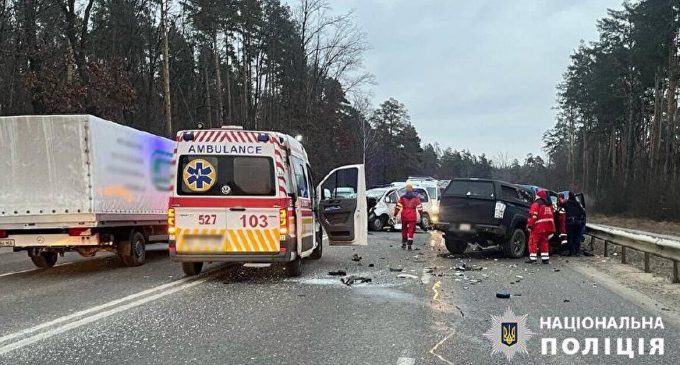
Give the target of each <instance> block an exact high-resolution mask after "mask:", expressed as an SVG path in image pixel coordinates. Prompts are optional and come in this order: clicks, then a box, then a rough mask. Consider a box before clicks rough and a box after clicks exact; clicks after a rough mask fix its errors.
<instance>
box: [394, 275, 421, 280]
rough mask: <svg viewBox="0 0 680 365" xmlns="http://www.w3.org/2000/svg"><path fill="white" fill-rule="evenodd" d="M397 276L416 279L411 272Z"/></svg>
mask: <svg viewBox="0 0 680 365" xmlns="http://www.w3.org/2000/svg"><path fill="white" fill-rule="evenodd" d="M397 277H398V278H400V279H418V277H417V276H415V275H411V274H399V275H397Z"/></svg>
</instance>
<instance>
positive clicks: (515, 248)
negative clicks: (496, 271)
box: [436, 179, 533, 258]
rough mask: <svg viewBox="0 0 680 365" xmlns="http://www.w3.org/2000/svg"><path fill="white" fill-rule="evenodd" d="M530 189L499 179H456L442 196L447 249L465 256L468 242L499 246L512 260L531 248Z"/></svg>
mask: <svg viewBox="0 0 680 365" xmlns="http://www.w3.org/2000/svg"><path fill="white" fill-rule="evenodd" d="M532 201H533V192H532V191H531V190H530V189H527V188H524V187H521V186H518V185H514V184H510V183H506V182H503V181H498V180H487V179H454V180H451V183H450V184H449V186H448V187H447V188H446V190H445V191H444V193H443V194H442V199H441V203H440V207H439V223H438V224H437V226H436V228H437V229H438V230H440V231H442V232H443V233H444V239H445V243H446V248H447V249H448V250H449V252H451V253H463V252H465V249H466V248H467V245H468V243H470V242H475V243H477V244H479V245H480V246H492V245H498V246H500V247H501V248H502V249H503V253H504V254H505V255H506V256H508V257H514V258H518V257H522V256H524V253H525V252H526V249H527V245H526V242H527V233H526V224H527V218H528V216H529V206H530V205H531V202H532Z"/></svg>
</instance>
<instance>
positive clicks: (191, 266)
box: [182, 262, 203, 276]
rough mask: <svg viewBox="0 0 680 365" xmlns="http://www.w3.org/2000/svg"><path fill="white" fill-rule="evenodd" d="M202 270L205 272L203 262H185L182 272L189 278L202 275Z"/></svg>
mask: <svg viewBox="0 0 680 365" xmlns="http://www.w3.org/2000/svg"><path fill="white" fill-rule="evenodd" d="M201 270H203V263H202V262H183V263H182V271H184V273H185V274H187V275H188V276H194V275H198V274H200V273H201Z"/></svg>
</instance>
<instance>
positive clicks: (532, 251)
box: [527, 190, 555, 264]
mask: <svg viewBox="0 0 680 365" xmlns="http://www.w3.org/2000/svg"><path fill="white" fill-rule="evenodd" d="M527 229H528V230H529V260H527V263H534V262H536V260H537V259H538V251H541V261H543V263H544V264H548V263H550V237H551V236H552V235H553V234H555V210H554V209H553V206H552V204H551V203H550V201H549V200H548V194H547V193H546V192H545V190H539V191H537V192H536V200H534V202H533V203H532V204H531V208H529V220H528V222H527Z"/></svg>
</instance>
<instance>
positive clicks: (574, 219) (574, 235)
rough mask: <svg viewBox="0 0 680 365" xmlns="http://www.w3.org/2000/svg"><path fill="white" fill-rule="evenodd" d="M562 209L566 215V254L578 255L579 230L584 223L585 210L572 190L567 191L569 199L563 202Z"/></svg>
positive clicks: (579, 248)
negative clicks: (567, 250) (567, 251)
mask: <svg viewBox="0 0 680 365" xmlns="http://www.w3.org/2000/svg"><path fill="white" fill-rule="evenodd" d="M564 210H565V211H566V216H567V241H568V243H567V248H568V249H569V253H568V254H567V256H572V255H575V256H578V255H579V252H580V251H581V232H582V227H583V225H584V224H585V223H586V211H585V209H583V207H582V206H581V203H579V202H578V200H576V196H575V195H574V193H573V192H571V191H570V192H569V199H567V201H566V202H565V203H564Z"/></svg>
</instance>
